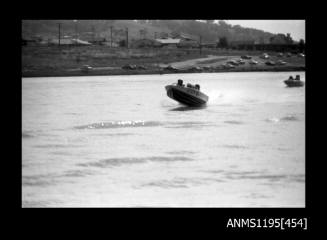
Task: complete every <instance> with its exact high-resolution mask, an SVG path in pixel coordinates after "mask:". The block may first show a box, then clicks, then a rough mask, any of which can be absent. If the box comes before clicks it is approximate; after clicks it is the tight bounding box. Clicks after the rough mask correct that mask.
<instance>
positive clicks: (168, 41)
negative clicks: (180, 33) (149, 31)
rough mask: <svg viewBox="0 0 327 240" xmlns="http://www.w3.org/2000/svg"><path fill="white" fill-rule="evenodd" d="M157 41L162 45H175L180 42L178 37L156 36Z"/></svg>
mask: <svg viewBox="0 0 327 240" xmlns="http://www.w3.org/2000/svg"><path fill="white" fill-rule="evenodd" d="M156 41H157V42H159V43H160V44H161V46H162V47H173V48H175V47H177V45H178V44H179V43H180V41H181V40H180V39H176V38H157V39H156Z"/></svg>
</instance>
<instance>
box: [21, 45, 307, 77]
mask: <svg viewBox="0 0 327 240" xmlns="http://www.w3.org/2000/svg"><path fill="white" fill-rule="evenodd" d="M260 54H262V52H259V51H236V50H221V49H202V52H201V54H200V51H199V49H126V48H110V47H105V46H81V47H69V46H61V47H58V46H52V47H49V46H44V47H39V46H34V47H32V46H25V47H22V77H48V76H83V75H126V74H168V73H175V72H181V73H185V72H240V71H301V70H305V60H304V58H300V57H297V56H292V57H283V58H279V57H277V56H276V53H268V54H270V55H271V59H269V60H272V61H277V60H278V59H282V60H284V61H286V62H287V65H282V66H267V65H266V64H265V63H264V62H265V61H267V60H263V59H260V58H259V57H258V56H259V55H260ZM241 55H250V56H253V59H255V60H257V61H258V62H259V64H257V65H250V64H249V63H248V61H246V63H245V64H244V65H239V66H237V67H235V68H232V69H226V68H224V67H223V66H222V65H223V64H224V63H225V62H226V61H228V60H231V59H237V58H239V57H240V56H241ZM208 56H209V57H208ZM126 64H133V65H137V66H140V65H142V66H144V67H145V69H143V70H140V69H138V70H126V69H122V67H123V66H124V65H126ZM83 65H90V66H92V67H93V69H92V70H91V71H89V72H87V73H85V72H82V71H81V69H80V68H81V67H82V66H83ZM167 65H172V66H174V67H176V68H178V69H177V70H164V67H166V66H167ZM192 67H201V68H202V70H194V69H192Z"/></svg>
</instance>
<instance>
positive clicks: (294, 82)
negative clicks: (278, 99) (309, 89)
mask: <svg viewBox="0 0 327 240" xmlns="http://www.w3.org/2000/svg"><path fill="white" fill-rule="evenodd" d="M284 83H285V84H286V85H287V86H288V87H302V86H303V85H304V82H303V81H301V80H300V75H296V77H295V79H293V77H292V76H290V77H289V79H287V80H285V81H284Z"/></svg>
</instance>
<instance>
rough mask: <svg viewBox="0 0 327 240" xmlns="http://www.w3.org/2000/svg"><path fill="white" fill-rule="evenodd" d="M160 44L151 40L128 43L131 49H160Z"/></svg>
mask: <svg viewBox="0 0 327 240" xmlns="http://www.w3.org/2000/svg"><path fill="white" fill-rule="evenodd" d="M160 46H162V44H161V43H160V42H158V41H156V40H153V39H137V40H134V41H132V42H131V43H130V47H131V48H145V47H160Z"/></svg>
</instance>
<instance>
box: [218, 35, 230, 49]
mask: <svg viewBox="0 0 327 240" xmlns="http://www.w3.org/2000/svg"><path fill="white" fill-rule="evenodd" d="M218 46H219V47H220V48H227V47H228V41H227V38H226V37H221V38H219V44H218Z"/></svg>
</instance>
